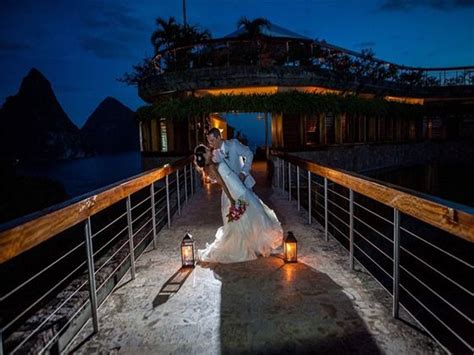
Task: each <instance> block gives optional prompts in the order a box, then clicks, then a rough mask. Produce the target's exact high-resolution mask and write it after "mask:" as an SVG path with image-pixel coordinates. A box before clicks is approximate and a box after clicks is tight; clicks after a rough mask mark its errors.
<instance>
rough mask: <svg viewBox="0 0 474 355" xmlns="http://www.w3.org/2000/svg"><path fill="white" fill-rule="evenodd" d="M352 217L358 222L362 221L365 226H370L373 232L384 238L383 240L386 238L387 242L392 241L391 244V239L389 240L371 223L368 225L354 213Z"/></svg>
mask: <svg viewBox="0 0 474 355" xmlns="http://www.w3.org/2000/svg"><path fill="white" fill-rule="evenodd" d="M354 219H356V220H358V221H359V222H360V223H362V224H363V225H365V226H366V227H367V228H370V229H371V230H372V231H374V232H375V233H377V234H378V235H380V236H381V237H382V238H385V240H387V241H388V242H390V243H392V244H393V240H391V239H390V238H389V237H387V236H386V235H385V234H383V233H382V232H380V231H378V230H377V229H375V228H374V227H372V226H371V225H369V224H368V223H365V222H364V221H363V220H361V219H360V218H359V217H357V216H356V215H355V214H354Z"/></svg>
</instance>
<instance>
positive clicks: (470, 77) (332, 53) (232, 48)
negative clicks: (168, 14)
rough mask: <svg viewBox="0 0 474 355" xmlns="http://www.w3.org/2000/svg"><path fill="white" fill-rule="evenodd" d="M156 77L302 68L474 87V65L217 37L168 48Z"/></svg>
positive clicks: (352, 77) (353, 77) (360, 79)
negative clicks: (414, 63)
mask: <svg viewBox="0 0 474 355" xmlns="http://www.w3.org/2000/svg"><path fill="white" fill-rule="evenodd" d="M152 62H153V66H154V68H155V74H162V73H164V72H176V71H184V70H189V69H197V68H213V67H226V66H237V65H255V66H260V67H263V68H269V67H272V66H283V67H301V68H304V69H305V70H312V71H317V72H318V73H320V74H327V75H330V76H331V77H332V78H337V79H339V80H343V81H345V82H354V83H362V84H364V83H372V84H373V83H378V84H380V83H386V84H389V83H393V84H398V85H410V86H415V87H416V86H418V87H432V86H460V85H468V86H472V85H474V66H463V67H446V68H422V67H409V66H404V65H398V64H394V63H390V62H387V61H384V60H381V59H378V58H375V57H374V56H373V55H371V54H368V53H358V52H355V51H351V50H347V49H344V48H341V47H337V46H333V45H331V44H329V43H326V42H324V41H312V40H306V41H305V40H297V39H281V38H268V37H266V38H265V37H262V38H260V39H257V40H246V39H229V38H220V39H214V40H209V41H206V42H203V43H196V44H193V45H189V46H185V47H179V48H171V49H167V50H163V51H161V52H159V53H158V54H157V55H156V56H155V57H154V59H153V61H152Z"/></svg>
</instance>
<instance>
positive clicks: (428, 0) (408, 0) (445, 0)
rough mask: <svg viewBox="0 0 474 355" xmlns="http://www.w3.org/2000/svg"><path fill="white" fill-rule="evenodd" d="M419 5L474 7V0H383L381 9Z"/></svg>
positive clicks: (404, 9)
mask: <svg viewBox="0 0 474 355" xmlns="http://www.w3.org/2000/svg"><path fill="white" fill-rule="evenodd" d="M417 7H425V8H426V7H427V8H432V9H435V10H455V9H462V8H468V7H474V0H383V2H382V3H381V4H380V6H379V10H382V11H410V10H412V9H414V8H417Z"/></svg>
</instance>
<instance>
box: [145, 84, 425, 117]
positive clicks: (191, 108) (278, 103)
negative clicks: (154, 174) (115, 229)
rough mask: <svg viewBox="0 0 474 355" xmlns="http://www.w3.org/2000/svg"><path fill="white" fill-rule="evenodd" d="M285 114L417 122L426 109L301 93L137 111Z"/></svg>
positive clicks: (180, 102) (188, 101)
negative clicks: (345, 115)
mask: <svg viewBox="0 0 474 355" xmlns="http://www.w3.org/2000/svg"><path fill="white" fill-rule="evenodd" d="M233 111H237V112H282V113H286V114H300V115H311V114H315V113H321V112H333V113H335V114H338V113H347V114H351V115H366V116H388V117H399V118H408V119H410V118H417V117H420V116H421V115H422V114H423V106H420V105H411V104H404V103H398V102H388V101H386V100H383V99H363V98H360V97H357V96H355V95H350V96H343V95H334V94H331V95H318V94H308V93H301V92H297V91H292V92H284V93H276V94H264V95H261V94H254V95H218V96H211V95H208V96H204V97H193V96H188V97H183V98H172V99H169V100H166V101H160V102H157V103H154V104H152V105H147V106H143V107H140V108H139V109H138V110H137V115H138V118H139V120H147V119H151V118H156V117H166V118H172V119H178V120H179V119H185V118H187V117H196V116H202V115H208V114H210V113H213V112H233Z"/></svg>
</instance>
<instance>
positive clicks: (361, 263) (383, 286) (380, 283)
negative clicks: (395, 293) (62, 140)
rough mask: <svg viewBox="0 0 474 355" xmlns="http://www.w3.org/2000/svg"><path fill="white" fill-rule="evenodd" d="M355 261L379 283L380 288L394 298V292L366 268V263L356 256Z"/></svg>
mask: <svg viewBox="0 0 474 355" xmlns="http://www.w3.org/2000/svg"><path fill="white" fill-rule="evenodd" d="M354 260H356V261H357V262H358V263H359V264H360V265H361V266H362V267H363V268H364V271H365V272H367V273H368V274H369V275H370V276H372V278H373V279H374V281H375V282H377V283H378V284H379V285H380V287H382V288H383V289H384V290H385V291H386V292H387V293H388V294H389V295H390V296H392V290H389V289H388V288H387V287H386V286H385V285H384V284H383V283H382V282H381V281H380V280H379V279H378V278H376V277H375V276H374V274H373V273H372V272H371V271H370V270H369V269H367V268H366V267H365V265H364V263H363V262H361V261H360V260H359V259H358V258H357V256H355V255H354Z"/></svg>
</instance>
